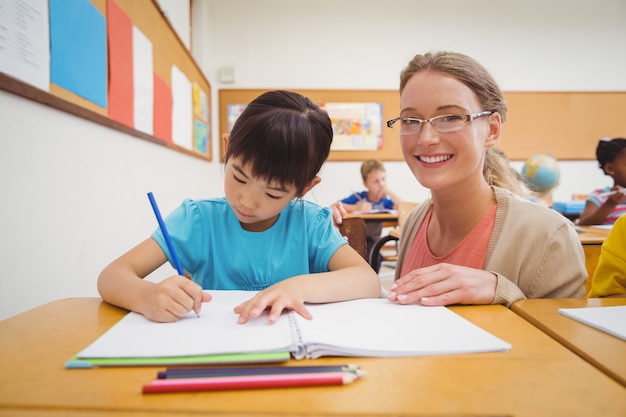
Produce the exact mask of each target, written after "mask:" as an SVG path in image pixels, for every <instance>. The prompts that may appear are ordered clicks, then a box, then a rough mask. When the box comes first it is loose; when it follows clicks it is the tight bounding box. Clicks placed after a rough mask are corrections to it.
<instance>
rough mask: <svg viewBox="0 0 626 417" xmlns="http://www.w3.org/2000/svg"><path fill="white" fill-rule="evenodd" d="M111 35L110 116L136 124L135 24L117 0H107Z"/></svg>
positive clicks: (117, 120) (109, 33) (108, 26)
mask: <svg viewBox="0 0 626 417" xmlns="http://www.w3.org/2000/svg"><path fill="white" fill-rule="evenodd" d="M107 33H108V37H109V39H108V40H109V118H110V119H112V120H115V121H116V122H120V123H123V124H125V125H127V126H130V127H134V113H133V103H134V97H133V90H134V86H133V24H132V21H131V20H130V18H129V17H128V15H127V14H126V13H124V11H123V10H122V9H121V8H119V7H118V5H117V4H116V3H115V1H113V0H107Z"/></svg>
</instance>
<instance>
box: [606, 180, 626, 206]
mask: <svg viewBox="0 0 626 417" xmlns="http://www.w3.org/2000/svg"><path fill="white" fill-rule="evenodd" d="M625 201H626V188H622V187H620V186H618V185H616V186H615V187H613V188H611V193H610V194H609V195H608V196H607V198H606V202H605V203H604V204H607V203H608V204H610V205H611V206H612V207H613V206H617V205H618V204H621V203H623V202H625Z"/></svg>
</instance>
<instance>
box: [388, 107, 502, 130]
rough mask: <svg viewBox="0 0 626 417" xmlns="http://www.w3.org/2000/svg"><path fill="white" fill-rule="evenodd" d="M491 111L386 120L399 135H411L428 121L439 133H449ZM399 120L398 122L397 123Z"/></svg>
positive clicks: (489, 113) (389, 126) (487, 114)
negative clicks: (428, 117)
mask: <svg viewBox="0 0 626 417" xmlns="http://www.w3.org/2000/svg"><path fill="white" fill-rule="evenodd" d="M493 113H494V112H492V111H483V112H480V113H471V114H444V115H441V116H435V117H431V118H430V119H418V118H415V117H396V118H395V119H391V120H389V121H387V127H388V128H391V129H393V130H394V132H398V133H399V134H400V135H411V134H413V133H417V132H419V131H420V128H421V127H422V125H423V124H425V123H428V122H430V124H431V125H432V126H433V129H435V130H436V131H437V132H439V133H449V132H456V131H457V130H461V128H462V127H463V126H465V123H469V122H471V121H472V120H474V119H477V118H479V117H483V116H489V115H491V114H493ZM398 122H400V123H398Z"/></svg>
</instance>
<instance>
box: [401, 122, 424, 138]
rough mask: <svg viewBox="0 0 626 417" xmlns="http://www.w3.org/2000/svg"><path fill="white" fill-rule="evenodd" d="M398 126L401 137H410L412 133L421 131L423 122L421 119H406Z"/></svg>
mask: <svg viewBox="0 0 626 417" xmlns="http://www.w3.org/2000/svg"><path fill="white" fill-rule="evenodd" d="M396 125H397V126H398V131H399V132H400V134H401V135H410V134H412V133H417V132H418V131H419V130H420V126H421V125H422V121H421V120H419V119H412V118H404V119H400V120H398V123H396Z"/></svg>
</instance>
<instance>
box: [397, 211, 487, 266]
mask: <svg viewBox="0 0 626 417" xmlns="http://www.w3.org/2000/svg"><path fill="white" fill-rule="evenodd" d="M497 208H498V205H497V204H496V205H494V206H493V207H492V208H491V209H490V210H489V211H488V212H487V214H485V216H484V217H483V218H482V219H481V220H480V222H478V224H477V225H476V226H474V228H473V229H472V230H471V231H470V232H469V233H468V235H467V236H465V238H463V240H462V241H461V242H459V244H458V245H456V246H455V247H454V248H453V249H452V250H451V251H450V252H448V253H447V254H445V255H443V256H435V255H433V254H432V252H431V251H430V248H429V246H428V240H427V236H426V231H427V230H428V224H429V223H430V216H431V214H432V210H430V211H429V212H428V214H427V215H426V217H425V218H424V221H423V222H422V224H421V226H420V228H419V230H418V231H417V234H416V235H415V239H414V240H413V243H412V244H411V247H410V248H409V251H408V253H407V257H406V259H405V261H404V264H403V265H402V271H401V276H404V275H405V274H407V273H408V272H410V271H412V270H414V269H417V268H423V267H425V266H431V265H436V264H440V263H449V264H453V265H461V266H467V267H470V268H476V269H485V260H486V257H487V248H488V246H489V239H490V238H491V232H492V231H493V225H494V223H495V220H496V210H497Z"/></svg>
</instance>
